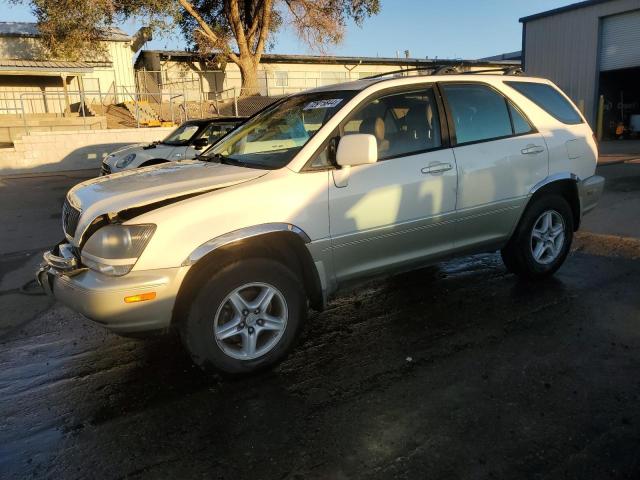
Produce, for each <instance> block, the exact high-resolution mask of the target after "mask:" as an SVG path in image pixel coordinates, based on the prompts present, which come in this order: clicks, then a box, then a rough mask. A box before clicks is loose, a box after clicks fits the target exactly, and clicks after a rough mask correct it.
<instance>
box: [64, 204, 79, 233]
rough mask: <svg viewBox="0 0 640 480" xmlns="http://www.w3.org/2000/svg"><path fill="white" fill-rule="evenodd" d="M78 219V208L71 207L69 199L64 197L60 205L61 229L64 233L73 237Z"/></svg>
mask: <svg viewBox="0 0 640 480" xmlns="http://www.w3.org/2000/svg"><path fill="white" fill-rule="evenodd" d="M79 219H80V210H78V209H77V208H74V207H72V206H71V204H70V203H69V200H68V199H66V198H65V200H64V204H63V205H62V230H64V233H66V234H67V235H69V236H70V237H73V236H74V235H75V233H76V228H77V227H78V220H79Z"/></svg>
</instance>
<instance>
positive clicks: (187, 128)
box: [162, 123, 200, 145]
mask: <svg viewBox="0 0 640 480" xmlns="http://www.w3.org/2000/svg"><path fill="white" fill-rule="evenodd" d="M199 128H200V127H199V126H198V125H195V124H193V123H183V124H182V125H180V126H179V127H178V128H176V129H175V130H174V131H173V132H171V133H170V134H169V136H168V137H167V138H165V139H164V140H163V141H162V143H165V144H167V145H186V144H187V143H188V142H189V140H191V138H193V136H194V135H195V134H196V132H197V131H198V129H199Z"/></svg>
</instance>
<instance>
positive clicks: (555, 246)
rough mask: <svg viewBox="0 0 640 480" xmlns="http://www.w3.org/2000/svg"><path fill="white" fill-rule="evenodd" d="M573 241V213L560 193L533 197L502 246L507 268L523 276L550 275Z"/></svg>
mask: <svg viewBox="0 0 640 480" xmlns="http://www.w3.org/2000/svg"><path fill="white" fill-rule="evenodd" d="M572 241H573V213H572V211H571V207H570V206H569V203H567V201H566V200H565V199H564V198H563V197H561V196H560V195H556V194H551V195H546V196H540V197H539V198H537V199H534V200H533V203H531V204H530V205H529V206H528V207H527V209H526V211H525V213H524V214H523V216H522V218H521V219H520V223H519V224H518V227H517V228H516V231H515V232H514V234H513V236H512V237H511V239H510V240H509V243H508V244H507V245H506V246H505V247H504V248H503V249H502V251H501V254H502V260H503V261H504V264H505V266H506V267H507V269H508V270H509V271H510V272H512V273H515V274H516V275H519V276H521V277H524V278H528V279H532V280H535V279H540V278H544V277H547V276H550V275H553V274H554V273H555V272H556V271H557V270H558V269H559V268H560V267H561V266H562V264H563V263H564V261H565V259H566V258H567V255H568V254H569V250H570V248H571V242H572Z"/></svg>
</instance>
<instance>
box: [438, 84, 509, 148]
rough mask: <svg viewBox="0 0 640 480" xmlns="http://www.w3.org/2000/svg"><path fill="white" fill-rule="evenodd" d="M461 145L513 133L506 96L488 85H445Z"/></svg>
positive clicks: (457, 141) (457, 139)
mask: <svg viewBox="0 0 640 480" xmlns="http://www.w3.org/2000/svg"><path fill="white" fill-rule="evenodd" d="M443 89H444V92H445V95H446V97H447V103H448V104H449V109H450V110H451V116H452V118H453V123H454V126H455V133H456V143H457V144H458V145H461V144H465V143H471V142H478V141H483V140H491V139H496V138H504V137H509V136H511V135H512V130H511V119H510V117H509V111H508V110H507V102H506V101H505V98H504V97H503V96H502V95H500V94H499V93H498V92H496V91H495V90H492V89H491V88H489V87H487V86H484V85H446V84H445V85H444V86H443Z"/></svg>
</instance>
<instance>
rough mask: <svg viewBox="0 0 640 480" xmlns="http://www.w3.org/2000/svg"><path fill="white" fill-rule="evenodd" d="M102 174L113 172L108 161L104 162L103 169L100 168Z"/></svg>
mask: <svg viewBox="0 0 640 480" xmlns="http://www.w3.org/2000/svg"><path fill="white" fill-rule="evenodd" d="M100 173H101V174H102V175H109V174H110V173H111V167H110V166H109V165H107V164H106V163H103V164H102V169H101V170H100Z"/></svg>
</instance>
